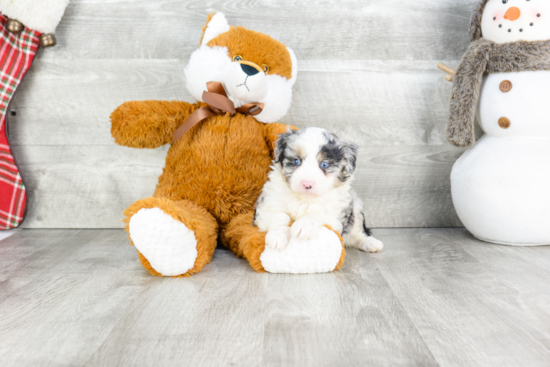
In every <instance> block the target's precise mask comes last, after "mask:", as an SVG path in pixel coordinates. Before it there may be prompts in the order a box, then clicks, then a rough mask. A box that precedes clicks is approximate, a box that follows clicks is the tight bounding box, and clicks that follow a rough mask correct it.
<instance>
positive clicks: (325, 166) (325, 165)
mask: <svg viewBox="0 0 550 367" xmlns="http://www.w3.org/2000/svg"><path fill="white" fill-rule="evenodd" d="M319 166H320V167H321V168H322V169H327V168H328V166H329V164H328V162H321V164H320V165H319Z"/></svg>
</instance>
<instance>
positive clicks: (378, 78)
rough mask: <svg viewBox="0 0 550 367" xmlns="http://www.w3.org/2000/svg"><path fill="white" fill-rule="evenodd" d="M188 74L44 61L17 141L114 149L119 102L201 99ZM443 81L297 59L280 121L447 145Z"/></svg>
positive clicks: (142, 65) (404, 71)
mask: <svg viewBox="0 0 550 367" xmlns="http://www.w3.org/2000/svg"><path fill="white" fill-rule="evenodd" d="M46 51H47V50H46ZM46 51H44V52H46ZM447 62H448V63H449V64H453V65H455V64H458V61H447ZM184 66H185V62H183V61H179V60H38V61H36V62H35V63H34V65H33V67H32V68H31V70H30V71H29V73H28V74H27V76H26V79H25V83H23V85H22V86H21V87H20V89H19V90H18V93H17V95H16V97H15V98H14V101H13V103H12V105H11V106H10V109H12V110H14V111H16V116H10V117H9V119H10V137H11V138H10V140H11V141H12V143H13V145H111V146H112V145H113V139H112V137H111V134H110V128H111V125H110V121H109V115H110V113H111V112H112V111H113V110H114V109H115V108H116V107H117V106H118V105H120V104H121V103H123V102H125V101H128V100H147V99H160V100H184V101H189V102H193V101H194V99H193V97H192V96H191V95H190V94H189V92H187V90H186V89H185V76H184V75H183V68H184ZM443 75H444V74H443V73H442V72H441V71H440V70H438V69H436V68H435V67H434V64H433V62H432V61H384V62H382V61H340V60H327V61H307V60H306V61H299V77H298V80H297V82H296V85H295V87H294V94H293V103H292V107H291V109H290V111H289V113H288V114H287V115H286V116H285V117H284V118H283V119H282V120H281V122H283V123H288V124H293V125H296V126H320V127H324V128H326V129H329V130H332V131H335V132H337V133H339V134H340V135H342V136H345V137H348V138H350V139H352V140H354V141H356V142H357V143H360V144H361V145H382V146H385V145H446V144H447V143H446V138H445V121H446V119H447V113H448V111H447V110H448V97H449V95H450V93H451V84H450V83H448V82H446V81H445V80H444V79H443ZM45 96H47V98H45ZM52 101H56V102H55V103H52Z"/></svg>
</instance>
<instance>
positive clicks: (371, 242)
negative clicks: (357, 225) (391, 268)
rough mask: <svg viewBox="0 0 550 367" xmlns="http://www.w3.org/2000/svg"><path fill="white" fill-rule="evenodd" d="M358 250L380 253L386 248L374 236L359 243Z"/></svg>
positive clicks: (367, 237)
mask: <svg viewBox="0 0 550 367" xmlns="http://www.w3.org/2000/svg"><path fill="white" fill-rule="evenodd" d="M357 248H358V249H359V250H363V251H365V252H379V251H381V250H382V249H383V248H384V244H383V243H382V241H380V240H378V239H376V238H374V237H372V236H366V237H365V238H363V239H362V240H361V242H359V244H358V245H357Z"/></svg>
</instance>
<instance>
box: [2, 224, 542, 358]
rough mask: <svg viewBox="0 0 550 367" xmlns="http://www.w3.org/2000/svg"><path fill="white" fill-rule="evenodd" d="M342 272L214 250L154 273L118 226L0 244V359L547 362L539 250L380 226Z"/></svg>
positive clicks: (20, 236)
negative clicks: (283, 269)
mask: <svg viewBox="0 0 550 367" xmlns="http://www.w3.org/2000/svg"><path fill="white" fill-rule="evenodd" d="M375 234H376V235H377V236H378V237H379V238H381V239H382V240H383V241H384V242H385V243H386V249H385V250H384V251H383V252H382V253H379V254H366V253H362V252H358V251H356V250H350V251H348V256H347V259H346V264H345V266H344V268H343V269H342V271H338V272H335V273H330V274H322V275H302V276H296V275H292V276H291V275H273V274H257V273H255V272H254V271H252V270H251V268H250V267H249V266H248V265H247V263H246V262H245V261H243V260H240V259H237V258H236V257H235V256H233V254H232V253H230V252H229V251H227V250H224V249H218V250H217V252H216V254H215V257H214V260H213V262H212V263H211V264H210V265H208V266H207V267H206V269H205V270H204V271H203V272H202V273H200V274H197V275H195V276H193V277H192V278H185V279H171V278H157V277H152V276H150V275H149V274H148V273H146V272H145V271H144V270H143V269H142V268H141V266H140V265H139V263H138V261H137V257H136V254H135V250H134V249H133V248H132V247H130V246H128V242H127V239H126V234H125V233H124V232H123V231H121V230H23V231H19V232H17V233H16V234H14V235H13V236H11V237H9V238H6V239H4V240H2V241H0V361H1V363H0V364H1V365H2V366H99V365H101V366H115V365H117V366H153V365H155V366H182V365H188V366H383V365H387V366H411V365H417V366H436V365H439V366H548V365H549V364H550V282H549V281H548V279H549V278H550V247H539V248H517V247H505V246H498V245H489V244H485V243H482V242H480V241H477V240H475V239H474V238H473V237H471V235H469V234H468V233H467V232H466V231H465V230H463V229H380V230H377V231H376V233H375Z"/></svg>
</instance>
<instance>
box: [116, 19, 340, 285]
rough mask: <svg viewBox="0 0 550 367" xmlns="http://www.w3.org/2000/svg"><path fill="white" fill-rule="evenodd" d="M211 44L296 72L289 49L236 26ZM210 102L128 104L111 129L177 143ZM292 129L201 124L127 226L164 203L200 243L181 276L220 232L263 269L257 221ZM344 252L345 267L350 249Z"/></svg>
mask: <svg viewBox="0 0 550 367" xmlns="http://www.w3.org/2000/svg"><path fill="white" fill-rule="evenodd" d="M210 19H211V16H210V17H209V19H208V20H209V21H210ZM203 36H204V35H203ZM208 45H209V46H211V45H217V46H224V47H227V48H228V50H229V52H230V54H231V57H232V56H233V54H237V53H238V54H239V55H241V56H242V57H243V59H244V60H251V61H252V62H254V63H256V64H258V65H261V64H264V63H265V64H269V65H270V70H269V73H276V74H278V75H281V76H284V77H287V78H290V76H291V74H292V62H291V59H290V56H289V53H288V52H287V51H286V47H285V46H284V45H283V44H281V43H280V42H278V41H276V40H274V39H272V38H271V37H269V36H267V35H264V34H261V33H258V32H254V31H250V30H246V29H244V28H242V27H231V29H230V31H228V32H226V33H223V34H221V35H219V36H217V37H215V38H214V39H212V40H211V41H210V42H209V44H208ZM203 106H206V104H204V103H202V102H198V103H187V102H181V101H171V102H168V101H133V102H126V103H124V104H122V105H121V106H119V107H118V108H117V109H116V110H115V111H114V112H113V113H112V114H111V121H112V128H111V133H112V135H113V137H114V139H115V142H116V143H118V144H120V145H124V146H128V147H134V148H157V147H160V146H162V145H165V144H171V143H172V136H173V133H174V131H175V130H176V129H177V128H178V127H179V126H180V125H181V124H182V123H183V122H184V121H185V120H186V119H187V118H188V117H189V116H190V115H191V114H192V113H193V112H194V111H195V110H197V109H199V108H200V107H203ZM287 128H288V127H287V125H283V124H279V123H270V124H265V123H262V122H259V121H257V120H256V119H255V118H254V117H252V116H247V115H243V114H240V113H236V114H235V115H233V116H231V115H230V114H229V113H226V114H224V115H217V116H213V117H210V118H207V119H205V120H203V121H202V122H200V123H198V124H197V125H195V126H194V127H193V128H192V129H191V130H189V131H188V132H187V133H186V134H185V135H184V136H183V137H182V138H180V139H179V140H178V141H176V142H175V143H173V144H172V145H171V147H170V149H169V150H168V154H167V157H166V164H165V167H164V170H163V173H162V175H161V176H160V178H159V181H158V184H157V187H156V190H155V192H154V194H153V197H150V198H146V199H142V200H138V201H137V202H135V203H134V204H132V205H131V206H130V207H129V208H128V209H126V210H125V212H124V215H125V216H126V219H125V222H126V224H127V225H126V230H127V231H129V222H130V219H131V217H132V216H133V215H134V214H135V213H137V212H138V211H139V210H140V209H143V208H160V209H162V211H164V212H165V213H166V214H168V215H170V216H172V218H174V219H175V220H177V221H180V222H182V223H184V224H185V225H186V226H187V227H188V228H189V229H190V230H192V231H194V233H195V237H196V240H197V250H198V256H197V259H196V261H195V265H194V267H193V268H192V269H190V270H189V271H187V272H186V273H184V274H181V275H179V276H190V275H191V274H194V273H196V272H199V271H200V270H202V269H203V267H204V266H205V265H206V264H208V263H209V262H210V260H211V259H212V256H213V254H214V249H215V248H216V243H217V237H218V232H220V234H221V235H220V239H221V242H222V243H223V244H224V245H225V246H227V247H229V248H230V249H231V250H232V251H233V252H234V253H235V254H236V255H237V256H240V257H243V258H245V259H247V260H248V261H249V262H250V265H251V266H252V267H253V268H254V269H255V270H256V271H258V272H264V271H265V270H264V269H263V267H262V265H261V262H260V255H261V254H262V252H263V250H264V247H265V244H264V239H265V233H261V232H259V231H258V229H257V228H256V227H254V226H253V224H252V222H253V216H254V206H255V203H256V200H257V198H258V197H259V195H260V193H261V190H262V187H263V185H264V183H265V182H266V180H267V174H268V172H269V166H270V163H271V159H272V155H273V150H274V146H275V142H276V140H277V136H278V135H279V134H281V133H283V132H285V131H286V130H287ZM342 254H343V255H342V259H341V261H340V263H339V265H338V268H339V267H340V266H341V263H342V262H343V258H344V254H345V253H344V251H343V252H342ZM139 258H140V261H141V263H142V264H143V266H144V267H145V268H146V269H147V270H148V271H149V272H150V273H151V274H153V275H160V274H159V273H158V272H157V271H156V270H155V269H153V267H152V266H151V264H150V263H149V261H148V260H147V259H146V258H145V257H144V256H143V255H142V254H141V253H139Z"/></svg>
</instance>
